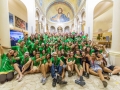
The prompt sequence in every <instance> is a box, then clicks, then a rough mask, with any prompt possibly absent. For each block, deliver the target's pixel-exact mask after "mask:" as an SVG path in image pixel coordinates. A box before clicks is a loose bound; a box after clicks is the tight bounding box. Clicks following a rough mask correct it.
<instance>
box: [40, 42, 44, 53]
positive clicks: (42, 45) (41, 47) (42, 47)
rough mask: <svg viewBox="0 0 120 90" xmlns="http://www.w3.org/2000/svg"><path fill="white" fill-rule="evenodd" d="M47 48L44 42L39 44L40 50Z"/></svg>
mask: <svg viewBox="0 0 120 90" xmlns="http://www.w3.org/2000/svg"><path fill="white" fill-rule="evenodd" d="M43 50H45V44H44V43H42V44H41V46H39V52H40V53H42V51H43Z"/></svg>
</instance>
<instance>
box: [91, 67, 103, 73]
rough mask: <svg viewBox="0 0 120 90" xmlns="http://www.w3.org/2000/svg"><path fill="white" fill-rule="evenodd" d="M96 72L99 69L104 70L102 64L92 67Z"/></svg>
mask: <svg viewBox="0 0 120 90" xmlns="http://www.w3.org/2000/svg"><path fill="white" fill-rule="evenodd" d="M91 68H92V69H93V70H94V71H95V72H97V71H98V70H101V71H102V68H101V67H100V66H95V67H91Z"/></svg>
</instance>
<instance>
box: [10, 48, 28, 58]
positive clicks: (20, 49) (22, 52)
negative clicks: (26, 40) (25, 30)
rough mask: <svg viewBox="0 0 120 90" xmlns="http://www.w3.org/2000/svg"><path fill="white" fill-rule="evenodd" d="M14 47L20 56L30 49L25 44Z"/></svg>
mask: <svg viewBox="0 0 120 90" xmlns="http://www.w3.org/2000/svg"><path fill="white" fill-rule="evenodd" d="M12 49H13V50H16V51H18V55H19V56H22V55H24V53H25V52H27V51H28V50H27V47H26V46H24V47H20V46H12Z"/></svg>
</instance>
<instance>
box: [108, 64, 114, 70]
mask: <svg viewBox="0 0 120 90" xmlns="http://www.w3.org/2000/svg"><path fill="white" fill-rule="evenodd" d="M114 67H115V66H113V65H111V66H109V67H107V68H109V69H110V70H112V71H113V70H114Z"/></svg>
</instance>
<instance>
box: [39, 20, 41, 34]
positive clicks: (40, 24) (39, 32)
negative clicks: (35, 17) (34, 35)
mask: <svg viewBox="0 0 120 90" xmlns="http://www.w3.org/2000/svg"><path fill="white" fill-rule="evenodd" d="M39 33H41V22H40V23H39Z"/></svg>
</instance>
